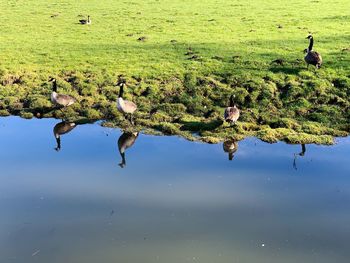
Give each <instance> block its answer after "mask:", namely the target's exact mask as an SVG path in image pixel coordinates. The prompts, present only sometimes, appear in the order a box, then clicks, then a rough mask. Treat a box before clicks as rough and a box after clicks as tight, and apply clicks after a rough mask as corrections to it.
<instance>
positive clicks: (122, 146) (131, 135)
mask: <svg viewBox="0 0 350 263" xmlns="http://www.w3.org/2000/svg"><path fill="white" fill-rule="evenodd" d="M138 136H139V133H138V132H124V133H123V134H122V135H121V136H120V137H119V139H118V149H119V153H120V156H121V157H122V162H121V163H120V164H119V166H120V167H121V168H124V167H125V165H126V160H125V151H126V150H127V149H128V148H130V147H131V146H133V145H134V143H135V141H136V139H137V137H138Z"/></svg>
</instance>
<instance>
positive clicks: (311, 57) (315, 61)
mask: <svg viewBox="0 0 350 263" xmlns="http://www.w3.org/2000/svg"><path fill="white" fill-rule="evenodd" d="M307 39H309V41H310V44H309V47H308V48H307V49H305V50H304V52H305V53H306V55H305V57H304V60H305V62H306V64H307V67H308V68H309V65H310V64H311V65H314V66H315V67H316V68H317V69H319V68H320V67H321V65H322V57H321V55H320V53H318V52H316V51H313V50H312V48H313V46H314V38H313V36H312V35H309V36H308V37H307Z"/></svg>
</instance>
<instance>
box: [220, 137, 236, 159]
mask: <svg viewBox="0 0 350 263" xmlns="http://www.w3.org/2000/svg"><path fill="white" fill-rule="evenodd" d="M222 146H223V149H224V152H226V153H228V159H229V160H230V161H232V159H233V156H234V155H233V154H234V153H235V152H237V150H238V144H237V143H236V142H235V141H234V140H233V139H229V140H226V141H224V143H223V145H222Z"/></svg>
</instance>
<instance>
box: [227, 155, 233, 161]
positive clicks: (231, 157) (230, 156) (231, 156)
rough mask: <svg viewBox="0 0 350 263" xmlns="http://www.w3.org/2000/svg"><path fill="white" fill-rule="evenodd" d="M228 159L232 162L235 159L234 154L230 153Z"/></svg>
mask: <svg viewBox="0 0 350 263" xmlns="http://www.w3.org/2000/svg"><path fill="white" fill-rule="evenodd" d="M228 159H229V160H230V161H232V159H233V153H229V154H228Z"/></svg>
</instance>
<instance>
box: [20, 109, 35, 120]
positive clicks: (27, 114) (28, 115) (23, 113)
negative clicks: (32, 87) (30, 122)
mask: <svg viewBox="0 0 350 263" xmlns="http://www.w3.org/2000/svg"><path fill="white" fill-rule="evenodd" d="M20 116H21V117H22V118H24V119H31V118H33V117H34V115H33V113H31V112H26V111H21V113H20Z"/></svg>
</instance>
